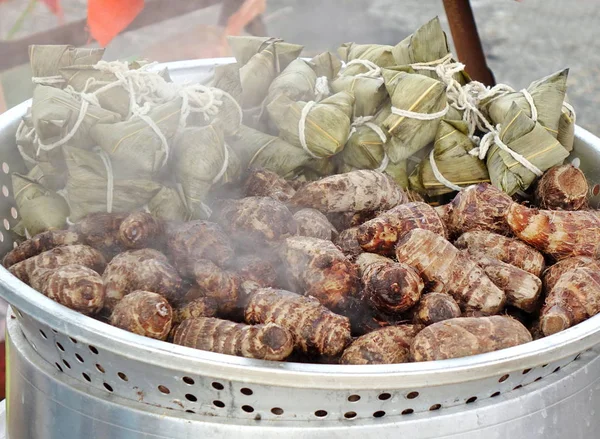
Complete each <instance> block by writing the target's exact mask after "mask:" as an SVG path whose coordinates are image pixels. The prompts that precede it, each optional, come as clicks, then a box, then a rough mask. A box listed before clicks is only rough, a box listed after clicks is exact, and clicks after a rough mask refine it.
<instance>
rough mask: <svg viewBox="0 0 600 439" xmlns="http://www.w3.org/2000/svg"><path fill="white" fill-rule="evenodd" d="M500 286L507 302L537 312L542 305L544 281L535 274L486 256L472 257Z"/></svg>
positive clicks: (526, 310) (524, 309) (527, 310)
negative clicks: (541, 297)
mask: <svg viewBox="0 0 600 439" xmlns="http://www.w3.org/2000/svg"><path fill="white" fill-rule="evenodd" d="M472 259H473V260H474V261H476V262H477V263H478V264H479V266H480V267H481V268H483V270H484V271H485V274H487V276H488V277H489V278H490V280H491V281H492V282H494V284H496V286H497V287H498V288H500V289H501V290H502V291H504V293H505V294H506V304H507V305H512V306H514V307H516V308H519V309H522V310H523V311H525V312H529V313H531V312H535V311H537V310H539V307H540V305H541V303H540V296H541V294H542V281H541V280H540V279H539V278H538V277H536V276H534V275H533V274H531V273H529V272H527V271H525V270H521V269H520V268H517V267H515V266H514V265H510V264H507V263H505V262H502V261H499V260H498V259H491V258H488V257H485V256H476V257H473V258H472Z"/></svg>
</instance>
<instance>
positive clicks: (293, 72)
mask: <svg viewBox="0 0 600 439" xmlns="http://www.w3.org/2000/svg"><path fill="white" fill-rule="evenodd" d="M316 81H317V74H316V73H315V71H314V70H313V69H312V68H311V66H310V65H309V64H308V63H307V62H306V61H304V60H303V59H300V58H298V59H295V60H294V61H292V62H291V63H290V65H288V66H287V67H286V68H285V70H283V72H281V74H280V75H279V76H277V77H276V78H275V79H274V80H273V82H272V83H271V85H270V87H269V93H268V95H267V100H266V103H267V104H269V103H270V102H273V101H274V100H275V99H276V98H277V97H278V96H279V95H285V96H287V97H288V98H290V99H291V100H293V101H312V100H313V99H314V98H315V83H316Z"/></svg>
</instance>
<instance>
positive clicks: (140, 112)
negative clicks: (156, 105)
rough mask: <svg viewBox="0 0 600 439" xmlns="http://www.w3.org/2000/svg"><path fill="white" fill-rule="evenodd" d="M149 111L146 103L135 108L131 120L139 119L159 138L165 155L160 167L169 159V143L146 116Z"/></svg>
mask: <svg viewBox="0 0 600 439" xmlns="http://www.w3.org/2000/svg"><path fill="white" fill-rule="evenodd" d="M150 109H151V106H150V104H149V103H148V102H146V103H145V104H144V105H142V106H141V107H135V108H134V109H133V114H132V118H134V117H138V118H140V119H141V120H142V121H144V122H145V123H146V125H148V126H149V127H150V128H151V129H152V131H154V133H155V134H156V136H157V137H158V138H159V140H160V143H161V145H162V148H163V151H164V153H165V155H164V158H163V162H162V165H161V166H164V165H165V164H166V163H167V160H168V159H169V142H168V141H167V138H166V137H165V135H164V133H163V132H162V131H161V129H160V127H159V126H158V125H157V124H156V123H155V122H154V121H153V120H152V118H151V117H150V116H148V113H149V112H150Z"/></svg>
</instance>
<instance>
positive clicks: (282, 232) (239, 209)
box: [211, 197, 297, 265]
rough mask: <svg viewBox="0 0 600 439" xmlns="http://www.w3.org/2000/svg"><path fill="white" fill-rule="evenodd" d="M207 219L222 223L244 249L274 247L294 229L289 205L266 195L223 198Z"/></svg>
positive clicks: (235, 241) (294, 224) (237, 245)
mask: <svg viewBox="0 0 600 439" xmlns="http://www.w3.org/2000/svg"><path fill="white" fill-rule="evenodd" d="M211 219H212V220H213V221H215V222H217V223H219V224H220V225H221V226H222V227H223V229H224V230H225V231H226V232H227V234H228V235H229V236H230V237H231V239H232V241H233V242H234V243H235V245H236V247H238V248H239V249H241V250H246V251H256V249H257V248H259V249H260V248H264V247H268V248H273V247H276V246H277V245H278V244H279V243H280V242H281V241H283V240H285V239H286V238H287V237H289V236H292V235H295V234H296V231H297V227H296V221H295V220H294V217H293V216H292V213H291V212H290V211H289V209H288V208H287V207H286V206H285V205H284V204H283V203H280V202H279V201H277V200H274V199H272V198H269V197H247V198H242V199H241V200H223V201H222V202H221V204H220V206H219V208H218V209H216V210H215V211H214V212H213V216H212V217H211ZM217 265H218V264H217Z"/></svg>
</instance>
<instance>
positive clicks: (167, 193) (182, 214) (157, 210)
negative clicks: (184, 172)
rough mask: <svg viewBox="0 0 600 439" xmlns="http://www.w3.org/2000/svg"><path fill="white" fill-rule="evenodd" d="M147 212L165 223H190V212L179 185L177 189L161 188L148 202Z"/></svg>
mask: <svg viewBox="0 0 600 439" xmlns="http://www.w3.org/2000/svg"><path fill="white" fill-rule="evenodd" d="M148 210H149V211H150V214H152V216H153V217H155V218H160V219H163V220H166V221H190V220H191V219H192V212H191V211H190V209H189V207H188V205H187V203H186V200H185V195H184V193H183V189H182V188H181V185H179V186H178V187H177V188H173V187H168V186H163V188H162V189H161V190H160V191H158V193H157V194H156V195H155V196H154V197H152V199H151V200H150V201H149V202H148Z"/></svg>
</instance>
